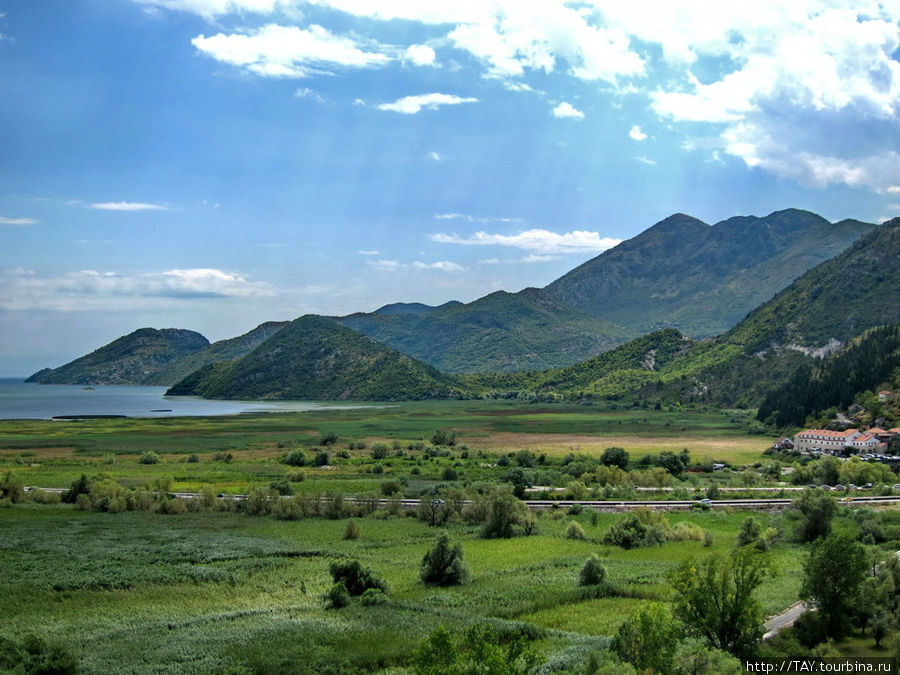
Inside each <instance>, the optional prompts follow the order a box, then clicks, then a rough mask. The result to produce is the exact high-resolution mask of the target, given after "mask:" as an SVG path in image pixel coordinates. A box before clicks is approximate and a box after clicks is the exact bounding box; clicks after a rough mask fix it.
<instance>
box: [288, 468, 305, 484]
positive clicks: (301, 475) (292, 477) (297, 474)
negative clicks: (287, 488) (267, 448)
mask: <svg viewBox="0 0 900 675" xmlns="http://www.w3.org/2000/svg"><path fill="white" fill-rule="evenodd" d="M288 480H289V481H291V482H292V483H302V482H303V481H305V480H306V472H305V471H294V472H292V473H289V474H288Z"/></svg>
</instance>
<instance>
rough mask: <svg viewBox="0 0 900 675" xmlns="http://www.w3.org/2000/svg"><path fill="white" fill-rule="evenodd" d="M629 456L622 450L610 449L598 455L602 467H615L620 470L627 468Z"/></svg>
mask: <svg viewBox="0 0 900 675" xmlns="http://www.w3.org/2000/svg"><path fill="white" fill-rule="evenodd" d="M630 458H631V456H630V455H629V454H628V451H627V450H625V449H624V448H617V447H615V446H614V447H611V448H607V449H606V450H604V451H603V454H602V455H600V461H601V462H602V463H603V464H604V466H617V467H619V468H620V469H622V470H625V469H627V468H628V460H629V459H630Z"/></svg>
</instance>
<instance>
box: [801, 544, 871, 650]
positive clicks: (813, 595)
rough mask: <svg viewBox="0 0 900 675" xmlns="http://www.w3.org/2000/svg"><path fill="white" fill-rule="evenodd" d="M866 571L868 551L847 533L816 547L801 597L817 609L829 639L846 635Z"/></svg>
mask: <svg viewBox="0 0 900 675" xmlns="http://www.w3.org/2000/svg"><path fill="white" fill-rule="evenodd" d="M867 568H868V563H867V561H866V551H865V549H864V548H863V547H862V545H860V544H858V543H856V542H855V541H854V540H853V538H852V537H850V536H849V535H847V534H843V533H835V534H831V535H829V536H827V537H825V538H824V539H821V540H819V541H817V542H815V543H814V544H813V548H812V551H811V552H810V555H809V558H808V559H807V561H806V564H805V566H804V570H803V572H804V576H803V585H802V586H801V587H800V597H801V598H803V599H804V600H808V601H811V602H812V603H814V604H815V606H816V607H817V608H818V610H819V614H820V615H821V616H822V619H823V621H824V624H825V630H826V633H827V634H828V636H829V637H833V638H835V639H840V638H841V637H843V636H844V635H846V634H847V632H848V630H849V627H850V626H849V624H850V620H849V616H850V610H851V609H852V607H853V603H854V600H855V599H856V597H857V593H858V592H859V587H860V585H861V584H862V582H863V578H864V576H865V573H866V569H867Z"/></svg>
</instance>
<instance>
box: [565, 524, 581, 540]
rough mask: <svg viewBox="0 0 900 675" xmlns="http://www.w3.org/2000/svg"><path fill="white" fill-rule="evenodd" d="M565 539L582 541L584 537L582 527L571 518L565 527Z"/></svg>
mask: <svg viewBox="0 0 900 675" xmlns="http://www.w3.org/2000/svg"><path fill="white" fill-rule="evenodd" d="M566 539H577V540H579V541H584V540H585V539H586V537H585V535H584V528H583V527H581V525H579V524H578V521H576V520H573V521H571V522H570V523H569V525H568V526H567V527H566Z"/></svg>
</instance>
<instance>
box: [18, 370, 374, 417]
mask: <svg viewBox="0 0 900 675" xmlns="http://www.w3.org/2000/svg"><path fill="white" fill-rule="evenodd" d="M166 389H167V387H126V386H106V387H102V386H96V387H94V388H93V389H85V388H83V387H81V386H80V385H68V384H26V383H25V382H23V381H22V380H18V379H2V378H0V419H51V418H53V417H58V416H62V415H126V416H128V417H184V416H191V417H196V416H201V415H234V414H237V413H244V412H295V411H303V410H327V409H329V408H347V407H359V406H344V405H339V404H334V403H316V402H311V401H207V400H205V399H202V398H197V397H194V396H165V395H164V394H165V393H166Z"/></svg>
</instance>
